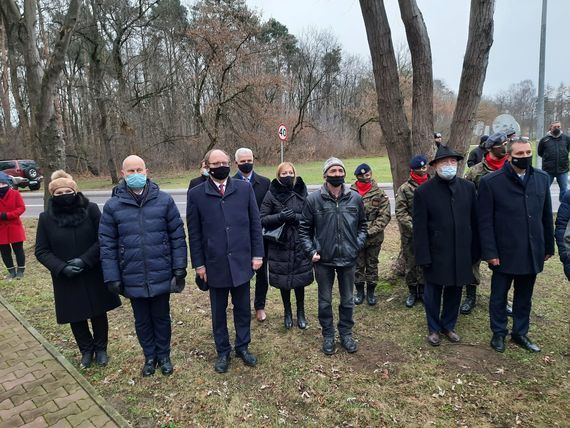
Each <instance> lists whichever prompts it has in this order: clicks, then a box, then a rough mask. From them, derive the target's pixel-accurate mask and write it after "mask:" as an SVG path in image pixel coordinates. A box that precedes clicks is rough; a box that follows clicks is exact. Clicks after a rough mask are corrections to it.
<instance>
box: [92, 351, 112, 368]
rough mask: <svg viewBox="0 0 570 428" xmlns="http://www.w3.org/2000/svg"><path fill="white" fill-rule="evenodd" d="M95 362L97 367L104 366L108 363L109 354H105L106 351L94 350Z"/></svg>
mask: <svg viewBox="0 0 570 428" xmlns="http://www.w3.org/2000/svg"><path fill="white" fill-rule="evenodd" d="M95 362H96V363H97V365H98V366H99V367H106V366H107V364H108V363H109V356H108V355H107V351H105V350H101V351H95Z"/></svg>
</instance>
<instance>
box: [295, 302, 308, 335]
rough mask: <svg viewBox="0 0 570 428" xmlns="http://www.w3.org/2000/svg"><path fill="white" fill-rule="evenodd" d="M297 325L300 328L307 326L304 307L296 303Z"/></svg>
mask: <svg viewBox="0 0 570 428" xmlns="http://www.w3.org/2000/svg"><path fill="white" fill-rule="evenodd" d="M297 325H298V326H299V328H300V329H301V330H305V329H306V328H307V319H306V318H305V308H304V307H303V306H300V305H299V304H298V303H297Z"/></svg>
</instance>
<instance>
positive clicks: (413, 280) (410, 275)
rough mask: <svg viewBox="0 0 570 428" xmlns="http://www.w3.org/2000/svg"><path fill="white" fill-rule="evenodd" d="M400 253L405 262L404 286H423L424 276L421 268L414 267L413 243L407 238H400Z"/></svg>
mask: <svg viewBox="0 0 570 428" xmlns="http://www.w3.org/2000/svg"><path fill="white" fill-rule="evenodd" d="M401 239H402V251H403V253H404V259H405V260H406V275H405V277H406V285H407V286H408V287H415V286H417V285H418V284H424V275H423V272H422V268H421V267H419V266H418V265H416V258H415V257H414V241H413V239H412V238H410V237H408V236H402V237H401Z"/></svg>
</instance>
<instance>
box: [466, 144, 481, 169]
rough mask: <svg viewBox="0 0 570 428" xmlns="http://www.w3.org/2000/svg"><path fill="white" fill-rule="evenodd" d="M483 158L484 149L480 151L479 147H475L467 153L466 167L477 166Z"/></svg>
mask: <svg viewBox="0 0 570 428" xmlns="http://www.w3.org/2000/svg"><path fill="white" fill-rule="evenodd" d="M483 156H485V149H482V148H481V147H480V146H477V147H475V148H474V149H473V150H471V152H470V153H469V157H468V158H467V166H468V167H469V168H471V167H472V166H475V165H477V164H478V163H479V162H481V161H482V160H483Z"/></svg>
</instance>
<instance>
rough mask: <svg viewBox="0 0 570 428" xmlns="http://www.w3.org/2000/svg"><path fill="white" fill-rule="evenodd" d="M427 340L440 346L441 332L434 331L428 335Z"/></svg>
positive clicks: (433, 344) (432, 344)
mask: <svg viewBox="0 0 570 428" xmlns="http://www.w3.org/2000/svg"><path fill="white" fill-rule="evenodd" d="M427 341H428V343H429V344H430V345H431V346H439V344H440V343H441V339H440V338H439V333H438V332H437V331H432V332H431V333H430V334H429V335H428V336H427Z"/></svg>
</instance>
